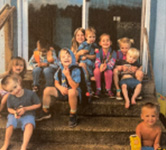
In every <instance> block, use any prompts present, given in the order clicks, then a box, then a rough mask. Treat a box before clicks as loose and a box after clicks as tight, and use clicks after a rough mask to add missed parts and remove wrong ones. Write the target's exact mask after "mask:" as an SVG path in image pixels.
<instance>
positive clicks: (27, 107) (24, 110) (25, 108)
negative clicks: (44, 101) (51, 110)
mask: <svg viewBox="0 0 166 150" xmlns="http://www.w3.org/2000/svg"><path fill="white" fill-rule="evenodd" d="M40 107H41V103H39V104H34V105H31V106H26V107H21V108H19V109H17V111H16V112H17V114H18V115H19V116H22V115H23V114H24V113H25V112H26V111H31V110H35V109H38V108H40Z"/></svg>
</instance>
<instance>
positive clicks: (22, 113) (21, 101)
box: [1, 74, 41, 150]
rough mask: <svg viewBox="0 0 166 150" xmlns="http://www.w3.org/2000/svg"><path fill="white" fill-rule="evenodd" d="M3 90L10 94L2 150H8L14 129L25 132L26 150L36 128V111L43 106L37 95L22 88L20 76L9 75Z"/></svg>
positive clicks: (24, 149) (24, 145)
mask: <svg viewBox="0 0 166 150" xmlns="http://www.w3.org/2000/svg"><path fill="white" fill-rule="evenodd" d="M1 84H2V88H3V89H4V90H6V91H8V92H9V93H10V95H9V96H8V100H7V108H8V112H9V115H8V121H7V126H6V134H5V141H4V145H3V146H2V148H1V150H7V149H8V146H9V144H10V138H11V136H12V133H13V129H15V128H21V129H22V130H23V131H24V136H23V143H22V146H21V150H26V149H27V145H28V143H29V140H30V138H31V136H32V133H33V129H34V127H35V110H36V109H37V108H39V107H40V106H41V103H40V99H39V98H38V97H37V95H36V93H34V92H32V91H30V90H27V89H23V88H22V87H21V78H20V77H19V76H18V75H10V74H9V75H7V76H5V77H4V78H3V79H2V81H1Z"/></svg>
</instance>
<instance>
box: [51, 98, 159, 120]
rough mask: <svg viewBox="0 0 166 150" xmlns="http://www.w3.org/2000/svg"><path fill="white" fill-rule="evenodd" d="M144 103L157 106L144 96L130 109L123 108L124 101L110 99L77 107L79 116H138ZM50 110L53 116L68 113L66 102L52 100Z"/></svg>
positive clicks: (151, 99) (155, 101)
mask: <svg viewBox="0 0 166 150" xmlns="http://www.w3.org/2000/svg"><path fill="white" fill-rule="evenodd" d="M146 102H154V103H156V104H158V102H157V100H156V97H155V96H153V95H146V96H144V98H143V99H142V100H139V101H137V104H136V105H133V106H131V107H130V109H125V108H124V100H122V101H118V100H116V99H110V98H100V99H95V100H93V101H92V102H91V103H89V104H87V105H81V104H79V105H78V114H79V115H93V116H95V115H97V116H101V115H104V116H130V117H134V116H136V117H138V116H140V112H141V106H142V105H143V104H145V103H146ZM51 110H52V112H53V113H55V114H62V115H67V114H68V113H69V105H68V102H67V101H58V100H56V99H55V98H52V105H51Z"/></svg>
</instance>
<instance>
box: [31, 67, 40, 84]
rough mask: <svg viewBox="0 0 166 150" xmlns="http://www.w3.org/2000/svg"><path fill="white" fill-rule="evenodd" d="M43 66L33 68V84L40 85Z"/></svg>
mask: <svg viewBox="0 0 166 150" xmlns="http://www.w3.org/2000/svg"><path fill="white" fill-rule="evenodd" d="M41 71H42V68H40V67H36V68H34V69H33V85H34V86H39V77H40V74H41Z"/></svg>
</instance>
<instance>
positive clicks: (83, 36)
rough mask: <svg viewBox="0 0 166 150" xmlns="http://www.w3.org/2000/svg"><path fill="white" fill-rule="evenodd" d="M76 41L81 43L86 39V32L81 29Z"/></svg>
mask: <svg viewBox="0 0 166 150" xmlns="http://www.w3.org/2000/svg"><path fill="white" fill-rule="evenodd" d="M76 41H77V42H78V43H79V44H81V43H82V42H84V41H85V35H84V33H82V31H81V30H79V31H78V32H77V33H76Z"/></svg>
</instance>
